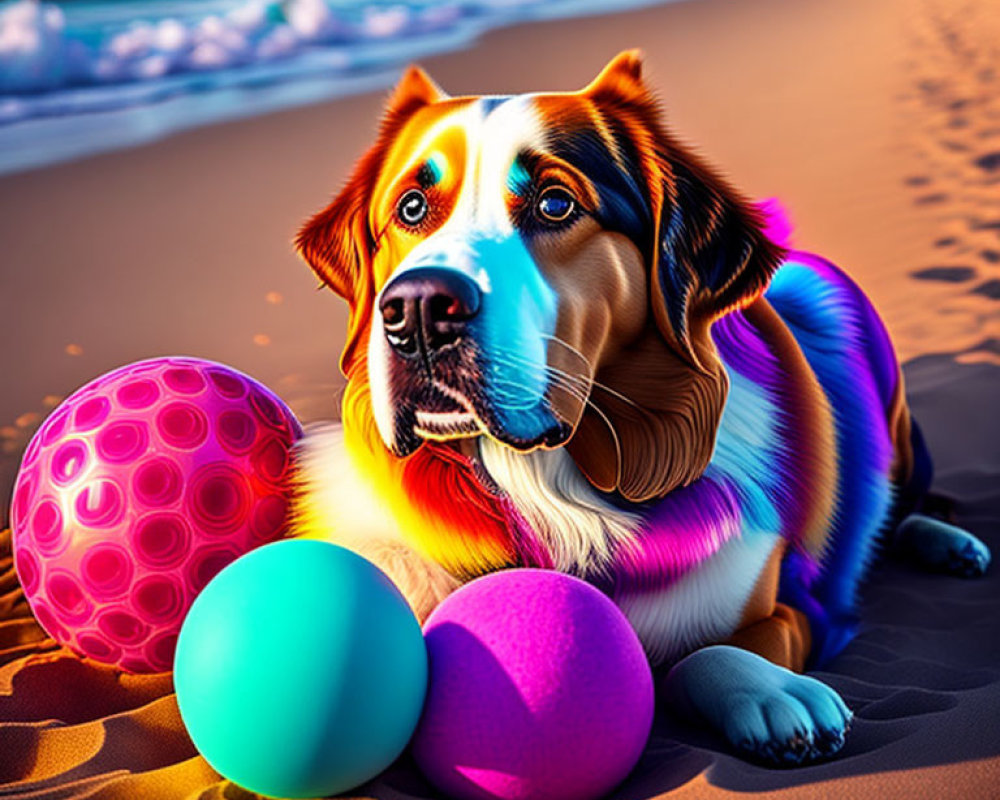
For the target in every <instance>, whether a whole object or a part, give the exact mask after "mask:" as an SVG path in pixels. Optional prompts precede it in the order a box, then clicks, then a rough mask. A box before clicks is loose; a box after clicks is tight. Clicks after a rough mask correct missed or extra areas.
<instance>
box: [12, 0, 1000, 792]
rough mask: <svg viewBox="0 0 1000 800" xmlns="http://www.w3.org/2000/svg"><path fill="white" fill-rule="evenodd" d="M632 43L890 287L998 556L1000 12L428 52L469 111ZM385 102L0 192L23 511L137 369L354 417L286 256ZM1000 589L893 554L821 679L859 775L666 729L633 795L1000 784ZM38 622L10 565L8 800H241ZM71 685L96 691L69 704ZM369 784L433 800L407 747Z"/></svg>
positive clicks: (635, 26) (759, 8)
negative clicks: (112, 378) (51, 452)
mask: <svg viewBox="0 0 1000 800" xmlns="http://www.w3.org/2000/svg"><path fill="white" fill-rule="evenodd" d="M631 47H640V48H642V49H643V51H644V52H645V55H646V65H647V66H646V73H647V76H648V79H649V80H650V82H651V83H652V84H653V85H655V86H656V87H657V88H658V90H659V93H660V96H661V97H662V100H663V103H664V108H665V109H666V114H667V118H668V120H669V122H670V125H671V126H672V127H673V128H674V129H675V130H676V131H678V132H679V133H680V134H681V135H682V136H683V137H684V138H685V139H687V140H689V141H691V142H694V143H696V144H697V147H698V149H699V150H701V151H702V152H703V153H704V154H705V155H706V156H708V157H709V158H710V160H711V161H712V162H714V163H715V164H717V165H719V166H721V167H722V168H723V170H724V171H725V172H726V173H727V174H728V175H729V176H731V178H732V179H733V181H734V182H735V183H736V184H737V185H739V186H741V187H742V188H743V189H744V190H745V191H746V192H747V193H749V194H751V195H753V196H756V197H759V198H766V197H778V198H780V199H781V201H782V203H783V204H784V205H785V206H786V208H787V209H788V211H789V213H790V215H791V218H792V220H793V221H794V223H795V233H794V236H793V241H794V242H795V244H796V245H797V246H799V247H801V248H803V249H807V250H811V251H814V252H817V253H820V254H822V255H823V256H825V257H827V258H829V259H831V260H833V261H835V262H837V263H838V264H840V265H841V266H842V267H844V268H845V269H847V270H848V271H849V272H850V273H851V274H852V275H853V276H854V277H855V278H856V279H857V280H858V282H859V283H860V284H861V285H862V286H863V287H864V289H865V290H866V291H867V292H868V293H869V295H870V296H871V297H872V298H873V300H874V302H875V304H876V306H877V308H878V309H879V310H880V312H881V313H882V315H883V318H884V319H885V321H886V323H887V325H888V327H889V330H890V332H891V333H892V335H893V338H894V341H895V344H896V347H897V350H898V352H899V354H900V356H901V359H902V360H903V361H905V362H906V367H905V373H906V377H907V384H908V390H909V394H910V397H911V403H912V407H913V409H914V411H915V413H916V415H917V418H918V419H919V420H920V421H921V424H922V426H923V429H924V432H925V434H926V435H927V438H928V441H929V442H930V445H931V449H932V452H933V453H934V454H935V456H936V458H937V462H938V478H937V484H936V486H937V488H938V489H939V490H940V491H943V492H946V493H948V494H950V495H952V496H954V497H956V498H957V499H958V501H959V504H958V520H959V522H960V523H961V524H962V525H964V526H966V527H968V528H969V529H970V530H972V531H973V532H975V533H976V534H977V535H979V536H980V537H982V538H983V539H984V540H986V541H987V543H988V544H990V545H991V546H992V547H993V549H994V552H1000V423H998V421H997V413H996V409H997V408H1000V9H998V8H997V7H996V4H995V3H993V2H991V0H970V2H964V3H961V2H949V1H946V0H927V1H926V2H920V3H912V2H907V0H883V2H878V3H873V2H871V0H837V1H836V2H834V1H833V0H691V1H690V2H676V3H672V4H667V5H662V6H656V7H652V8H649V9H644V10H639V11H633V12H628V13H623V14H618V15H612V16H603V17H591V18H584V19H576V20H562V21H558V22H551V23H538V24H534V25H531V26H519V27H514V28H510V29H506V30H501V31H497V32H494V33H492V34H489V35H488V36H486V37H485V38H484V39H483V40H481V41H480V42H479V43H478V44H477V45H476V46H475V47H474V48H472V49H469V50H467V51H464V52H459V53H452V54H448V55H443V56H439V57H436V58H432V59H428V60H426V61H425V62H423V63H424V66H425V67H426V68H427V69H428V71H429V72H430V73H431V74H432V75H433V76H434V77H435V79H436V80H437V81H438V82H439V83H440V84H441V85H442V86H443V87H444V88H445V89H446V90H447V91H448V92H450V93H452V94H466V93H476V94H485V93H514V92H522V91H534V90H541V89H551V90H571V89H576V88H578V87H580V86H582V85H584V84H585V83H586V82H587V81H588V80H589V79H590V78H591V77H592V76H593V74H595V73H596V71H597V70H598V69H599V68H600V66H601V65H603V64H604V63H605V61H607V59H608V58H609V57H610V56H612V55H613V54H614V53H616V52H618V51H619V50H622V49H626V48H631ZM382 100H383V94H382V93H373V94H366V95H359V96H355V97H351V98H347V99H344V100H339V101H336V102H331V103H326V104H322V105H316V106H310V107H304V108H300V109H296V110H291V111H285V112H281V113H275V114H270V115H267V116H261V117H256V118H253V119H249V120H244V121H239V122H233V123H226V124H220V125H216V126H212V127H208V128H202V129H198V130H194V131H190V132H187V133H183V134H179V135H176V136H173V137H171V138H169V139H166V140H163V141H159V142H156V143H154V144H151V145H147V146H143V147H140V148H136V149H132V150H126V151H119V152H116V153H111V154H107V155H100V156H96V157H92V158H89V159H87V160H83V161H79V162H75V163H70V164H65V165H61V166H56V167H52V168H48V169H44V170H37V171H30V172H23V173H20V174H14V175H10V176H7V177H4V178H0V209H2V213H0V242H2V249H0V365H2V367H3V374H4V377H5V380H4V391H3V393H2V395H0V511H2V512H3V514H4V517H6V511H7V508H8V500H9V490H10V486H11V484H12V482H13V477H14V475H15V473H16V470H17V466H18V463H19V459H20V454H21V452H22V450H23V448H24V445H25V444H26V442H27V440H28V438H29V437H30V435H31V433H32V432H33V430H34V429H35V428H36V427H37V425H38V423H39V422H40V421H41V419H43V418H44V415H45V414H46V413H48V411H49V410H50V409H51V408H52V407H54V405H56V404H57V403H58V402H59V401H60V399H61V398H62V397H64V396H65V395H67V394H68V393H69V392H71V391H72V390H74V389H75V388H76V387H78V386H79V385H81V384H83V383H85V382H87V381H88V380H90V379H91V378H93V377H95V376H97V375H98V374H100V373H102V372H104V371H105V370H107V369H110V368H112V367H114V366H117V365H119V364H123V363H126V362H129V361H133V360H137V359H140V358H146V357H150V356H154V355H167V354H188V355H196V356H200V357H205V358H211V359H216V360H219V361H222V362H225V363H228V364H231V365H233V366H235V367H237V368H239V369H242V370H244V371H246V372H248V373H250V374H252V375H254V376H255V377H257V378H259V379H260V380H262V381H264V382H265V383H266V384H268V385H270V386H271V387H272V388H273V389H274V390H275V391H277V392H278V393H279V394H281V395H282V396H283V397H284V398H285V399H286V401H288V403H289V404H290V405H291V407H292V408H293V410H294V411H295V412H296V413H297V414H298V415H299V416H300V417H301V418H302V419H303V420H304V421H312V420H319V419H330V418H333V417H335V416H336V415H337V396H338V391H339V389H340V387H341V385H342V381H341V378H340V375H339V373H338V371H337V366H336V364H337V358H338V356H339V353H340V348H341V344H342V341H343V334H344V329H345V322H346V313H345V311H346V308H345V306H344V305H343V304H342V302H341V301H339V299H337V298H336V297H334V296H333V295H332V294H331V293H329V292H325V291H324V292H319V291H317V290H316V289H317V286H316V281H315V279H314V278H313V276H312V275H311V273H310V272H309V270H308V269H307V268H306V267H305V266H304V265H303V264H302V263H301V262H299V260H298V259H297V257H296V256H295V254H294V253H293V252H292V249H291V245H290V242H291V239H292V237H293V235H294V232H295V230H296V228H297V226H298V224H299V223H300V222H301V221H302V220H303V219H304V218H305V217H306V215H308V214H309V213H311V212H312V211H314V210H316V209H317V208H319V207H320V205H321V204H323V203H324V202H325V201H326V200H327V199H328V197H329V196H330V195H331V194H332V193H333V192H334V191H335V190H336V189H337V188H338V186H339V185H340V183H341V182H342V181H343V180H344V178H345V177H346V174H347V172H348V170H349V169H350V167H351V165H352V164H353V162H354V160H355V159H356V158H357V157H358V156H359V155H360V154H361V153H362V152H363V150H364V149H365V148H366V146H367V145H368V144H370V142H371V141H372V138H373V134H374V131H375V129H376V125H377V122H378V116H379V110H380V107H381V103H382ZM2 527H3V526H2V525H0V528H2ZM8 555H9V554H8V553H7V552H6V551H4V550H0V571H2V570H3V569H5V568H9V557H8ZM998 574H1000V570H998V569H997V568H996V567H994V568H993V570H992V571H991V572H990V574H989V575H987V577H986V578H985V579H983V580H979V581H973V582H965V581H960V580H958V579H955V578H942V577H935V576H928V575H922V574H917V573H914V572H912V571H911V570H910V569H909V568H908V567H906V566H905V565H900V564H896V563H892V562H886V563H883V564H879V565H878V566H877V568H876V569H875V571H874V573H873V576H872V579H871V582H870V585H869V588H868V590H867V592H866V594H865V610H864V619H865V624H864V627H863V629H862V633H861V635H860V636H859V637H858V639H857V640H856V641H855V642H854V643H853V644H852V645H851V646H850V647H849V648H848V650H847V651H846V652H845V653H844V654H843V655H842V656H841V657H840V658H838V659H837V660H836V661H835V662H834V664H833V665H832V666H831V667H830V669H829V671H828V672H824V673H822V674H820V675H819V677H822V678H823V679H824V680H827V681H828V682H830V683H831V684H832V685H833V686H834V687H835V688H837V689H838V690H839V691H840V692H841V693H842V694H843V695H844V697H845V698H846V700H847V701H848V703H849V705H851V707H852V708H853V709H854V710H855V713H856V715H857V723H856V725H855V728H854V730H853V731H852V733H851V736H850V738H849V741H848V745H847V747H846V749H845V751H844V752H843V754H842V755H841V756H840V757H839V758H837V759H836V760H834V761H832V762H830V763H827V764H821V765H817V766H812V767H807V768H802V769H797V770H791V771H775V770H769V769H764V768H761V767H757V766H753V765H748V764H746V763H744V762H742V761H739V760H738V759H736V758H734V757H732V756H731V755H729V754H728V752H727V751H726V750H725V747H724V746H723V745H722V743H721V742H719V741H717V740H715V739H713V738H712V737H710V736H708V735H707V734H704V733H702V732H700V731H697V730H694V729H692V728H689V727H687V726H683V725H681V724H680V723H677V722H675V721H673V720H672V719H671V718H670V716H669V714H668V713H666V712H663V713H661V714H660V715H658V718H657V722H656V725H655V727H654V735H653V737H652V739H651V741H650V744H649V747H648V748H647V752H646V754H645V755H644V756H643V759H642V761H641V762H640V765H639V767H638V768H637V769H636V771H635V773H634V774H633V776H632V777H631V778H630V779H629V780H628V781H627V782H626V783H625V784H624V785H623V786H622V787H621V788H620V789H619V791H618V792H617V793H616V794H615V797H616V798H620V799H621V800H640V799H645V798H652V797H665V796H669V797H683V798H688V797H691V798H694V797H697V798H701V797H720V796H727V795H731V794H742V793H746V792H750V791H753V792H762V793H764V794H763V796H768V797H770V796H774V797H782V798H792V797H795V798H819V797H830V796H835V797H842V798H872V797H878V798H895V797H899V798H904V797H905V798H913V797H935V798H942V797H955V798H979V797H982V798H987V797H996V796H997V793H998V791H1000V790H998V789H997V787H998V786H1000V723H998V720H1000V577H998ZM26 613H27V611H26V607H25V605H24V602H23V598H20V595H19V590H18V589H17V587H16V584H15V583H14V581H13V579H12V577H11V575H10V574H9V572H8V574H7V575H6V577H4V578H0V794H2V795H4V796H10V797H25V798H27V797H32V798H34V797H39V798H41V797H44V798H57V797H58V798H62V797H73V798H78V797H84V796H86V797H107V798H114V797H163V798H168V797H171V798H172V797H205V798H208V797H223V796H224V797H230V798H236V797H246V796H249V795H247V794H246V793H242V792H241V791H240V790H237V789H236V788H235V787H233V786H231V785H227V784H225V783H224V782H219V779H218V777H217V776H215V775H214V773H212V772H211V770H210V769H209V768H208V767H207V765H206V764H205V763H204V762H203V761H201V759H200V758H199V757H197V755H196V753H195V751H194V749H193V747H192V746H191V745H190V742H189V741H187V739H186V736H185V735H184V734H183V730H182V729H180V730H178V726H179V724H180V723H179V718H178V717H177V712H176V706H175V705H174V702H173V697H172V695H171V694H170V691H171V688H170V685H169V679H163V678H153V679H126V680H124V681H117V682H116V680H115V679H114V678H113V677H111V676H109V675H108V674H105V673H106V671H104V670H101V669H98V668H95V667H90V666H86V665H82V664H81V663H80V662H78V661H77V660H76V659H74V658H73V657H71V656H69V655H68V654H66V653H65V652H62V651H59V650H56V649H54V644H53V643H52V642H51V640H46V639H44V637H43V634H42V633H41V631H40V629H38V628H37V626H34V625H33V623H31V622H30V620H28V619H27V617H26ZM95 673H96V674H95ZM66 682H69V684H70V685H72V686H74V687H75V689H76V690H77V691H78V692H79V693H84V694H90V695H91V697H92V698H96V699H92V700H88V701H87V703H86V704H84V705H85V706H86V707H83V706H82V705H81V703H80V702H78V701H72V698H70V699H69V700H67V696H66V695H65V694H64V693H62V692H60V693H57V694H54V695H52V697H51V698H49V699H46V695H45V692H46V691H47V687H50V686H52V685H53V684H54V683H66ZM60 700H62V701H65V702H64V704H63V705H60V702H59V701H60ZM105 701H106V702H105ZM66 703H69V706H67V705H66ZM67 708H71V711H68V710H67ZM143 737H146V738H145V739H144V738H143ZM143 742H145V743H143ZM10 754H14V755H13V756H11V755H10ZM361 796H365V797H377V798H386V799H388V798H394V799H396V800H399V799H401V798H424V797H433V796H435V795H434V794H433V793H432V792H431V790H430V789H429V788H428V787H427V786H426V784H424V783H423V781H422V780H421V779H420V778H419V777H418V776H417V775H416V773H415V771H414V769H413V768H412V766H411V765H410V764H409V763H408V762H407V761H406V760H405V759H404V760H403V762H401V763H400V764H398V765H397V766H396V767H395V768H394V769H392V770H391V771H390V772H389V773H388V774H387V775H385V776H383V778H381V779H380V780H378V781H376V782H375V783H373V784H372V785H371V786H369V787H366V789H365V791H364V792H363V793H362V795H361Z"/></svg>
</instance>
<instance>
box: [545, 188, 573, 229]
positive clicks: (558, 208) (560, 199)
mask: <svg viewBox="0 0 1000 800" xmlns="http://www.w3.org/2000/svg"><path fill="white" fill-rule="evenodd" d="M535 208H536V209H537V210H538V216H540V217H541V218H542V219H543V220H545V221H546V222H565V221H566V220H567V219H569V218H570V216H571V215H572V214H573V211H574V210H575V209H576V200H574V199H573V195H571V194H570V193H569V192H567V191H566V190H565V189H563V188H562V187H561V186H552V187H550V188H548V189H546V190H545V191H544V192H542V194H541V196H540V197H539V198H538V202H537V204H536V205H535Z"/></svg>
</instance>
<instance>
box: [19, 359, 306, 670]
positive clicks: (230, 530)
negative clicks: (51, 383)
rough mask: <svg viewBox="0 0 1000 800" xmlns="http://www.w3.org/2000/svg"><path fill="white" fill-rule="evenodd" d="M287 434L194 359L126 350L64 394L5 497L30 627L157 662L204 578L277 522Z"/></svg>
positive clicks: (128, 665) (241, 384)
mask: <svg viewBox="0 0 1000 800" xmlns="http://www.w3.org/2000/svg"><path fill="white" fill-rule="evenodd" d="M301 434H302V429H301V427H300V426H299V423H298V421H297V420H296V419H295V417H294V415H293V414H292V412H291V411H290V410H289V409H288V408H287V407H286V406H285V404H284V403H283V402H282V401H281V400H280V399H279V398H278V397H277V396H275V395H274V394H273V393H272V392H270V391H269V390H268V389H267V388H265V387H264V386H263V385H261V384H260V383H258V382H257V381H255V380H253V379H252V378H250V377H247V376H246V375H244V374H242V373H240V372H237V371H236V370H234V369H232V368H230V367H226V366H223V365H222V364H216V363H214V362H211V361H203V360H201V359H194V358H155V359H151V360H149V361H140V362H138V363H135V364H129V365H127V366H124V367H120V368H118V369H116V370H113V371H111V372H109V373H107V374H105V375H103V376H102V377H100V378H98V379H96V380H94V381H92V382H91V383H88V384H87V385H86V386H84V387H83V388H81V389H79V390H78V391H77V392H75V393H74V394H73V395H71V396H70V397H68V398H67V399H66V400H65V401H64V402H63V403H62V404H61V405H60V406H59V407H58V408H57V409H56V410H55V411H53V412H52V414H51V415H50V416H49V417H48V419H46V420H45V422H44V423H43V424H42V426H41V427H40V428H39V429H38V431H37V432H36V433H35V436H34V437H33V438H32V440H31V442H30V443H29V444H28V447H27V449H26V450H25V453H24V458H23V460H22V462H21V469H20V472H19V473H18V478H17V482H16V484H15V486H14V499H13V505H12V507H11V527H12V528H13V543H14V564H15V567H16V569H17V574H18V577H19V579H20V581H21V585H22V586H23V587H24V593H25V595H26V597H27V599H28V603H29V605H30V606H31V609H32V611H33V612H34V614H35V617H36V618H37V619H38V621H39V622H40V623H41V625H42V627H43V628H45V630H46V631H47V632H48V633H49V635H50V636H52V637H53V638H54V639H56V640H57V641H58V642H60V643H61V644H64V645H67V646H68V647H70V648H72V649H73V650H74V651H76V652H77V653H79V654H81V655H84V656H89V657H90V658H93V659H95V660H97V661H102V662H105V663H107V664H114V665H116V666H118V667H121V668H122V669H125V670H128V671H131V672H163V671H167V670H169V669H170V668H171V665H172V663H173V655H174V647H175V645H176V642H177V634H178V632H179V630H180V627H181V622H182V621H183V619H184V615H185V614H186V613H187V610H188V608H189V607H190V606H191V603H192V602H193V601H194V598H195V596H196V595H197V594H198V592H199V591H201V589H202V587H204V586H205V585H206V584H207V583H208V582H209V580H211V579H212V577H214V576H215V574H216V573H217V572H219V570H221V569H222V568H223V567H224V566H226V565H227V564H228V563H229V562H231V561H233V560H235V559H236V558H237V557H239V556H241V555H243V554H244V553H246V552H248V551H249V550H252V549H253V548H254V547H257V546H258V545H261V544H264V543H265V542H270V541H273V540H275V539H278V538H280V537H281V536H282V535H283V534H284V531H285V527H286V521H287V517H288V508H289V501H290V485H289V464H290V455H291V453H290V451H291V447H292V445H293V443H294V442H295V441H296V440H297V439H298V438H299V437H300V436H301Z"/></svg>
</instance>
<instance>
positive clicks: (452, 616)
mask: <svg viewBox="0 0 1000 800" xmlns="http://www.w3.org/2000/svg"><path fill="white" fill-rule="evenodd" d="M424 636H425V639H426V641H427V652H428V656H429V659H430V676H429V683H428V689H427V699H426V701H425V704H424V713H423V716H422V718H421V721H420V725H419V726H418V728H417V732H416V734H415V736H414V739H413V755H414V758H415V759H416V762H417V764H418V765H419V766H420V768H421V770H422V771H423V772H424V774H425V775H426V776H427V777H428V778H429V779H430V780H431V782H432V783H434V784H436V785H437V787H438V788H439V789H442V790H443V791H445V792H446V793H448V794H450V795H451V796H453V797H456V798H461V800H487V799H488V800H591V799H592V798H597V797H600V796H602V795H604V794H606V793H607V792H609V791H610V790H611V789H612V788H614V787H615V786H616V785H617V784H618V783H620V782H621V781H622V780H623V779H624V778H625V777H626V776H627V775H628V773H629V772H630V771H631V769H632V767H634V766H635V764H636V761H638V759H639V756H640V755H641V754H642V750H643V747H644V746H645V744H646V739H647V738H648V737H649V730H650V727H651V726H652V723H653V677H652V674H651V672H650V668H649V663H648V662H647V660H646V656H645V653H644V652H643V650H642V646H641V645H640V643H639V639H638V637H637V636H636V635H635V632H634V631H633V630H632V627H631V626H630V625H629V623H628V620H627V619H625V616H624V614H622V612H621V611H620V610H619V609H618V607H617V606H616V605H615V604H614V603H613V602H612V601H611V600H609V599H608V598H607V597H606V596H605V595H603V594H602V593H601V592H599V591H598V590H597V589H595V588H594V587H593V586H591V585H590V584H588V583H584V582H583V581H581V580H579V579H578V578H573V577H571V576H569V575H564V574H562V573H558V572H552V571H548V570H534V569H515V570H505V571H503V572H496V573H493V574H491V575H487V576H486V577H483V578H479V579H477V580H475V581H472V582H471V583H469V584H467V585H465V586H463V587H462V588H461V589H459V590H458V591H456V592H455V593H454V594H452V595H450V596H449V597H448V598H446V599H445V600H444V602H442V603H441V605H440V606H438V607H437V608H436V609H435V610H434V612H433V613H432V614H431V616H430V617H429V618H428V620H427V622H426V624H425V626H424Z"/></svg>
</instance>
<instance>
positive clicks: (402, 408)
mask: <svg viewBox="0 0 1000 800" xmlns="http://www.w3.org/2000/svg"><path fill="white" fill-rule="evenodd" d="M439 372H442V370H441V369H440V366H437V365H436V368H435V369H434V370H433V372H432V373H430V374H428V373H427V372H424V373H423V374H421V375H418V376H414V375H413V374H406V375H404V376H400V377H402V378H403V380H402V381H401V383H402V384H403V386H399V387H397V388H396V391H393V392H391V394H392V395H394V396H395V398H396V400H395V402H394V403H393V409H392V411H393V418H394V426H393V427H394V435H393V437H392V438H393V441H392V442H391V444H390V447H391V449H392V450H393V451H394V452H395V453H396V454H397V455H399V456H406V455H409V454H410V453H412V452H413V451H414V450H416V449H417V447H419V446H420V445H421V444H422V443H424V442H439V443H448V444H451V445H453V446H455V447H456V448H457V449H458V450H459V451H460V452H462V453H463V454H468V453H470V452H474V451H475V449H476V440H477V439H479V438H480V437H483V436H487V437H489V438H491V439H493V440H495V441H497V442H499V443H501V444H503V445H505V446H507V447H511V448H513V449H515V450H519V451H524V452H527V451H530V450H534V449H537V448H550V449H551V448H556V447H561V446H562V445H564V444H566V442H567V441H569V439H570V437H571V436H572V434H573V426H572V425H571V424H569V423H568V422H566V421H565V420H564V419H562V418H561V417H560V415H559V414H558V413H556V412H555V411H554V410H553V409H552V407H551V404H550V403H549V401H548V398H547V397H545V396H544V395H543V396H541V397H538V398H535V399H524V398H522V399H520V400H515V399H513V398H509V397H504V398H501V399H499V400H497V399H494V398H491V397H490V392H489V391H487V389H486V387H485V384H484V382H483V381H482V380H469V376H468V375H466V376H465V380H463V381H461V383H464V384H465V385H464V386H461V388H456V386H455V383H457V382H459V381H453V380H448V377H450V376H441V377H439V376H438V375H437V374H436V373H439Z"/></svg>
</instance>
